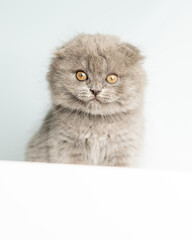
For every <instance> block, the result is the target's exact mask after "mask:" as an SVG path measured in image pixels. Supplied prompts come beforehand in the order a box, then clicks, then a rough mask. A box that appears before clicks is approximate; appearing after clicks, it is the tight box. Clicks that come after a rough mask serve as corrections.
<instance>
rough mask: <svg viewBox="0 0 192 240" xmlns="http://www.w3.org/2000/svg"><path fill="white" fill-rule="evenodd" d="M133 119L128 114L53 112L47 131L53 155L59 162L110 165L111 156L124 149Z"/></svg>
mask: <svg viewBox="0 0 192 240" xmlns="http://www.w3.org/2000/svg"><path fill="white" fill-rule="evenodd" d="M133 123H135V122H134V121H132V118H131V117H130V116H128V115H114V116H105V117H104V116H91V115H83V114H77V113H68V112H62V113H60V114H57V115H52V122H51V128H50V134H49V144H50V145H51V147H53V146H54V147H53V148H54V150H53V154H52V156H56V158H57V161H60V162H65V161H66V162H74V163H79V161H80V163H81V162H82V163H85V164H96V165H97V164H106V165H109V164H110V163H109V161H111V159H112V158H113V157H115V156H120V155H122V151H123V152H124V153H126V152H127V150H128V145H129V142H130V140H131V138H132V137H133V136H132V135H133V134H132V133H131V131H132V130H131V129H133V125H134V124H133ZM56 152H57V154H55V153H56ZM52 156H51V157H52ZM58 159H59V160H58ZM72 159H73V160H72ZM111 164H112V162H111Z"/></svg>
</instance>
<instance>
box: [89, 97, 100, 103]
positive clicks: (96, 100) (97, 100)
mask: <svg viewBox="0 0 192 240" xmlns="http://www.w3.org/2000/svg"><path fill="white" fill-rule="evenodd" d="M90 102H100V101H99V99H97V98H96V97H94V98H93V99H91V100H90Z"/></svg>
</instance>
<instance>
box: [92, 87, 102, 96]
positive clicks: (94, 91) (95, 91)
mask: <svg viewBox="0 0 192 240" xmlns="http://www.w3.org/2000/svg"><path fill="white" fill-rule="evenodd" d="M90 91H91V92H92V93H93V94H94V95H95V96H96V95H97V94H98V93H99V92H100V91H98V90H94V89H90Z"/></svg>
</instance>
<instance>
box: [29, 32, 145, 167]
mask: <svg viewBox="0 0 192 240" xmlns="http://www.w3.org/2000/svg"><path fill="white" fill-rule="evenodd" d="M142 60H143V57H142V56H141V55H140V52H139V50H138V49H137V48H136V47H134V46H132V45H131V44H128V43H124V42H122V41H121V40H120V39H119V38H117V37H114V36H109V35H102V34H95V35H91V34H80V35H78V36H76V37H75V38H73V39H72V40H71V41H69V42H67V43H66V44H64V46H62V47H61V48H58V49H57V50H56V52H55V54H54V57H53V59H52V63H51V65H50V69H49V72H48V75H47V78H48V81H49V85H50V90H51V94H52V101H53V105H52V108H51V110H50V111H49V113H48V114H47V116H46V118H45V120H44V122H43V125H42V127H41V129H40V130H39V132H37V134H36V135H35V136H34V137H33V138H32V140H31V141H30V143H29V145H28V148H27V153H26V159H27V160H28V161H39V162H55V163H74V164H94V165H110V166H132V165H133V164H134V163H135V161H136V159H137V157H138V155H139V150H140V148H141V143H142V132H143V117H142V105H143V104H142V103H143V94H144V87H145V73H144V71H143V69H142V66H141V63H142Z"/></svg>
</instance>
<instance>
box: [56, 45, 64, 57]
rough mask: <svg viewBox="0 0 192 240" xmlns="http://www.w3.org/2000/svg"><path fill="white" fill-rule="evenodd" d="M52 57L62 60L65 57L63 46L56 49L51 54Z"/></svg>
mask: <svg viewBox="0 0 192 240" xmlns="http://www.w3.org/2000/svg"><path fill="white" fill-rule="evenodd" d="M53 56H54V57H56V58H64V57H65V46H62V47H58V48H56V50H55V51H54V52H53Z"/></svg>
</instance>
